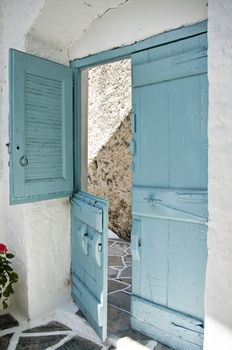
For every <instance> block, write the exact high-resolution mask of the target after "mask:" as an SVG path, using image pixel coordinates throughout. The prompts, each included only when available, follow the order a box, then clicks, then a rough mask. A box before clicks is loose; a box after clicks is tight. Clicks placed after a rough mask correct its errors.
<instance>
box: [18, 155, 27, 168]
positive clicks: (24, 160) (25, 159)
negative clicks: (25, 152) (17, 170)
mask: <svg viewBox="0 0 232 350" xmlns="http://www.w3.org/2000/svg"><path fill="white" fill-rule="evenodd" d="M19 164H20V165H21V166H27V164H28V159H27V157H26V156H22V157H21V158H20V159H19Z"/></svg>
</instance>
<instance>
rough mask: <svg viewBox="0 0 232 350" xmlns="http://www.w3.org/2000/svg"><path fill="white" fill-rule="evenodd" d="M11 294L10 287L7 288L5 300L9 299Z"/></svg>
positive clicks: (4, 294)
mask: <svg viewBox="0 0 232 350" xmlns="http://www.w3.org/2000/svg"><path fill="white" fill-rule="evenodd" d="M10 294H11V290H10V287H9V286H7V287H6V289H5V290H4V292H3V296H4V297H5V298H9V296H10Z"/></svg>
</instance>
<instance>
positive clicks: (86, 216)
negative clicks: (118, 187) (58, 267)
mask: <svg viewBox="0 0 232 350" xmlns="http://www.w3.org/2000/svg"><path fill="white" fill-rule="evenodd" d="M107 266H108V201H107V200H105V199H102V198H100V197H96V196H93V195H90V194H88V193H85V192H78V193H77V194H75V195H74V197H73V199H72V294H73V298H74V300H75V302H76V303H77V305H78V306H79V308H80V310H81V311H82V313H83V314H84V315H85V317H86V318H87V319H88V321H89V322H90V324H91V325H92V326H93V328H94V329H95V330H96V332H97V334H98V335H99V336H100V337H101V338H102V340H103V341H104V340H105V339H106V337H107Z"/></svg>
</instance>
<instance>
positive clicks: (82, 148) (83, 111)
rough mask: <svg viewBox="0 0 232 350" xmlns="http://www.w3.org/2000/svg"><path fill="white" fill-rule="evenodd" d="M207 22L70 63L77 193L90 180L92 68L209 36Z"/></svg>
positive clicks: (75, 186)
mask: <svg viewBox="0 0 232 350" xmlns="http://www.w3.org/2000/svg"><path fill="white" fill-rule="evenodd" d="M207 24H208V21H207V20H204V21H202V22H198V23H195V24H192V25H187V26H183V27H180V28H177V29H173V30H170V31H168V32H165V33H161V34H157V35H155V36H152V37H150V38H147V39H145V40H142V41H139V42H136V43H134V44H131V45H127V46H122V47H119V48H115V49H110V50H106V51H102V52H99V53H97V54H94V55H89V56H87V57H83V58H76V59H74V60H73V61H71V62H70V66H71V68H72V69H73V76H74V108H73V110H74V131H73V132H74V192H77V191H79V190H84V191H85V190H86V189H87V179H88V75H87V70H88V69H89V68H91V67H93V66H97V65H101V64H106V63H110V62H116V61H119V60H123V59H126V58H130V57H131V55H132V54H133V53H135V52H140V51H144V50H147V49H151V48H155V47H159V46H163V45H166V44H169V43H172V42H175V41H178V40H181V39H187V38H191V37H194V36H196V35H199V34H203V33H207Z"/></svg>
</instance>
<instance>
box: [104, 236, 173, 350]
mask: <svg viewBox="0 0 232 350" xmlns="http://www.w3.org/2000/svg"><path fill="white" fill-rule="evenodd" d="M131 267H132V256H131V250H130V243H128V242H125V241H122V240H119V239H109V268H108V335H109V338H112V340H114V341H115V344H119V343H120V346H118V347H117V348H118V349H125V350H127V349H135V348H136V346H137V345H139V344H141V345H143V346H145V347H146V348H148V349H153V350H168V349H169V348H168V347H166V346H164V345H161V344H158V343H157V342H156V341H155V340H153V339H151V338H148V337H146V336H145V335H143V334H141V333H139V332H136V331H134V330H132V329H131V327H130V299H131V277H132V271H131ZM128 338H129V339H131V344H130V342H129V343H128ZM133 340H134V341H136V343H133Z"/></svg>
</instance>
